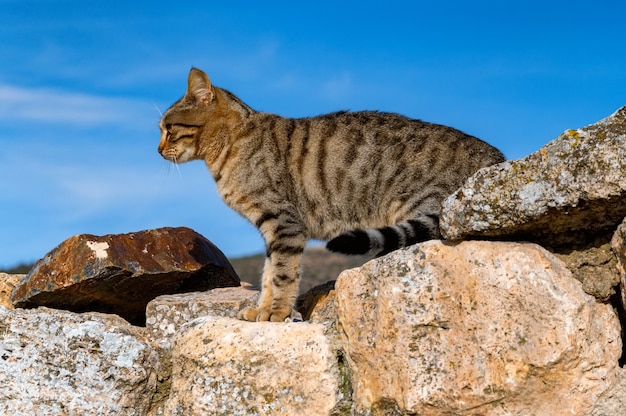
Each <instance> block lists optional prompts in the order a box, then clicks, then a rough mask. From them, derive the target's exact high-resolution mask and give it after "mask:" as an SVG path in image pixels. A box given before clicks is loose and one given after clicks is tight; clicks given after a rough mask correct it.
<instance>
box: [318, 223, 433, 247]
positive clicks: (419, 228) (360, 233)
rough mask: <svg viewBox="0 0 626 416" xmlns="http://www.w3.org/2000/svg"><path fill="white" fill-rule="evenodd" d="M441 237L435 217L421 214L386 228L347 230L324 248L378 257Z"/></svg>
mask: <svg viewBox="0 0 626 416" xmlns="http://www.w3.org/2000/svg"><path fill="white" fill-rule="evenodd" d="M440 237H441V233H440V232H439V218H438V216H436V215H423V216H422V215H420V216H418V217H417V218H416V219H411V220H408V221H402V222H399V223H397V224H394V225H390V226H387V227H382V228H366V229H361V230H352V231H348V232H347V233H343V234H340V235H339V236H337V237H335V238H333V239H332V240H330V241H329V242H328V243H327V244H326V248H327V249H328V250H330V251H334V252H336V253H343V254H351V255H357V254H364V255H368V256H375V257H378V256H382V255H385V254H387V253H390V252H392V251H394V250H397V249H399V248H402V247H407V246H410V245H413V244H417V243H419V242H421V241H427V240H432V239H436V238H440Z"/></svg>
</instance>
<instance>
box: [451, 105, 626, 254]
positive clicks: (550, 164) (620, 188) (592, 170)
mask: <svg viewBox="0 0 626 416" xmlns="http://www.w3.org/2000/svg"><path fill="white" fill-rule="evenodd" d="M625 216H626V107H622V108H620V109H619V110H618V111H617V112H615V113H614V114H613V115H611V116H609V117H607V118H605V119H604V120H601V121H599V122H597V123H596V124H593V125H590V126H587V127H583V128H581V129H578V130H568V131H566V132H564V133H563V134H562V135H561V136H559V137H558V138H557V139H556V140H554V141H552V142H550V143H548V144H547V145H546V146H544V147H543V148H542V149H541V150H539V151H538V152H536V153H533V154H532V155H530V156H528V157H525V158H523V159H519V160H513V161H508V162H504V163H501V164H499V165H495V166H492V167H489V168H486V169H483V170H481V171H479V172H477V173H476V174H475V175H474V176H472V177H471V178H469V179H468V180H467V181H466V183H465V184H464V185H463V186H462V187H461V188H460V189H459V190H458V191H457V192H456V193H454V194H453V195H452V196H450V197H449V198H448V199H447V200H446V201H445V203H444V206H443V212H442V216H441V231H442V234H443V236H444V237H445V238H446V239H451V240H457V239H463V238H467V237H483V236H488V237H500V238H506V239H512V238H515V239H525V240H529V241H534V242H539V243H543V244H546V245H549V246H554V247H560V246H580V245H584V244H585V243H589V242H592V241H593V240H594V239H595V238H597V237H598V236H606V235H609V237H608V238H610V233H612V231H613V230H614V229H615V227H616V226H617V225H618V224H619V223H620V222H621V221H622V219H623V218H624V217H625ZM607 233H608V234H607ZM608 238H606V241H608Z"/></svg>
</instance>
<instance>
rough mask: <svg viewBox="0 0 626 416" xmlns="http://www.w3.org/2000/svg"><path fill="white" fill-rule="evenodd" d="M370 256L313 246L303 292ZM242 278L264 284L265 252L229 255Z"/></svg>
mask: <svg viewBox="0 0 626 416" xmlns="http://www.w3.org/2000/svg"><path fill="white" fill-rule="evenodd" d="M369 259H370V258H369V257H365V256H343V255H341V254H335V253H331V252H329V251H327V250H326V249H325V248H322V247H309V248H307V249H306V250H305V252H304V256H303V257H302V278H301V279H300V292H301V293H303V292H306V291H308V290H309V289H311V288H312V287H315V286H317V285H319V284H322V283H325V282H327V281H329V280H335V279H336V278H337V276H339V273H341V272H342V271H344V270H346V269H350V268H353V267H358V266H360V265H362V264H363V263H365V262H366V261H368V260H369ZM229 260H230V262H231V263H232V265H233V267H234V268H235V271H236V272H237V274H238V275H239V278H240V279H241V281H244V282H249V283H252V284H253V285H255V286H258V287H260V286H261V273H262V271H263V263H264V262H265V256H264V255H262V254H258V255H255V256H248V257H238V258H234V259H229ZM32 267H33V264H20V265H18V266H15V267H12V268H10V269H5V270H2V269H0V272H4V273H9V274H25V273H28V272H29V271H30V269H31V268H32Z"/></svg>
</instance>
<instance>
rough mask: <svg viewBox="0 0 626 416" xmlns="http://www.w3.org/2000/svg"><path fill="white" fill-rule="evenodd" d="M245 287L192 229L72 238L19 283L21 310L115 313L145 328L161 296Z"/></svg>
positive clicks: (16, 302) (17, 300) (15, 297)
mask: <svg viewBox="0 0 626 416" xmlns="http://www.w3.org/2000/svg"><path fill="white" fill-rule="evenodd" d="M228 286H239V278H238V277H237V274H236V273H235V271H234V270H233V269H232V267H231V265H230V263H229V262H228V260H227V259H226V257H224V255H223V254H222V252H221V251H220V250H219V249H218V248H217V247H215V246H214V245H213V244H212V243H211V242H210V241H209V240H207V239H206V238H204V237H203V236H201V235H200V234H198V233H196V232H195V231H193V230H190V229H189V228H160V229H156V230H148V231H140V232H136V233H129V234H116V235H105V236H101V237H99V236H93V235H88V234H83V235H78V236H74V237H71V238H69V239H68V240H66V241H64V242H63V243H61V244H60V245H59V246H58V247H56V248H55V249H53V250H52V251H51V252H50V253H48V254H47V255H46V256H45V257H44V258H43V259H41V260H39V261H38V262H37V263H36V264H35V266H34V267H33V269H32V271H31V272H30V273H29V274H28V276H27V277H26V278H25V279H24V280H23V281H22V282H21V283H20V284H19V285H17V286H16V288H15V290H14V291H13V294H12V295H11V301H12V302H13V304H14V305H15V306H16V307H22V308H30V307H37V306H47V307H51V308H57V309H66V310H70V311H74V312H85V311H98V312H105V313H114V314H117V315H120V316H121V317H123V318H125V319H126V320H128V321H129V322H131V323H133V324H139V325H141V324H143V323H144V321H145V308H146V305H147V303H148V302H149V301H150V300H152V299H154V298H155V297H157V296H159V295H164V294H171V293H181V292H192V291H202V290H208V289H213V288H216V287H228Z"/></svg>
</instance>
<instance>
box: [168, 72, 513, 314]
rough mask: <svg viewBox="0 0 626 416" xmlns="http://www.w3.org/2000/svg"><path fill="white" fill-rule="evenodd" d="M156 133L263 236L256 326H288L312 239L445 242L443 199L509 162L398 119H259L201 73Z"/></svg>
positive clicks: (385, 249)
mask: <svg viewBox="0 0 626 416" xmlns="http://www.w3.org/2000/svg"><path fill="white" fill-rule="evenodd" d="M160 129H161V142H160V143H159V153H161V155H162V156H163V157H164V158H165V159H167V160H169V161H172V162H174V163H184V162H188V161H190V160H195V159H200V160H204V161H205V162H206V164H207V166H208V168H209V171H210V172H211V174H212V175H213V178H214V179H215V182H216V183H217V189H218V191H219V193H220V195H221V196H222V198H223V199H224V201H225V202H226V203H227V204H228V205H229V206H230V207H232V208H233V209H234V210H236V211H237V212H239V213H240V214H241V215H243V216H244V217H245V218H247V219H248V220H250V221H251V222H252V223H253V224H254V225H255V226H256V227H257V228H258V229H259V230H260V232H261V234H262V235H263V238H264V240H265V245H266V252H267V257H266V260H265V267H264V270H263V278H262V292H261V297H260V299H259V303H258V305H257V307H256V308H248V309H245V310H243V311H242V312H241V313H240V318H242V319H245V320H251V321H253V320H258V321H268V320H269V321H283V320H284V319H285V318H286V317H289V316H290V314H291V313H292V308H293V305H294V302H295V299H296V296H297V293H298V278H299V269H300V257H301V255H302V252H303V250H304V246H305V244H306V242H307V240H308V239H312V238H313V239H320V240H330V241H329V242H328V244H327V248H328V249H329V250H331V251H336V252H340V253H346V254H370V255H378V256H380V255H382V254H385V253H389V252H390V251H393V250H396V249H398V248H400V247H405V246H408V245H411V244H415V243H417V242H420V241H424V240H429V239H434V238H439V237H440V233H439V225H438V217H439V212H440V209H441V202H442V200H443V199H444V198H445V197H446V196H448V195H449V194H451V193H452V192H454V191H455V190H456V189H457V188H458V187H459V186H460V185H461V184H462V182H463V181H464V180H465V179H466V178H467V177H468V176H470V175H472V174H473V173H474V172H476V171H477V170H478V169H480V168H482V167H485V166H489V165H492V164H495V163H498V162H502V161H503V160H504V157H503V155H502V154H501V153H500V152H499V151H498V150H497V149H495V148H494V147H492V146H490V145H488V144H487V143H485V142H483V141H481V140H479V139H477V138H475V137H471V136H468V135H466V134H464V133H462V132H460V131H458V130H455V129H452V128H450V127H445V126H441V125H436V124H429V123H425V122H423V121H419V120H414V119H409V118H406V117H403V116H400V115H397V114H389V113H380V112H370V111H364V112H346V111H342V112H337V113H332V114H326V115H322V116H318V117H311V118H299V119H292V118H285V117H281V116H278V115H275V114H268V113H261V112H257V111H254V110H253V109H251V108H250V107H249V106H247V105H246V104H245V103H244V102H242V101H241V100H240V99H239V98H237V97H236V96H234V95H233V94H231V93H230V92H228V91H226V90H224V89H221V88H217V87H215V86H213V85H211V82H210V81H209V78H208V77H207V75H206V74H205V73H204V72H202V71H201V70H199V69H196V68H193V69H192V70H191V72H190V73H189V78H188V85H187V92H186V94H185V96H184V97H183V98H181V99H180V100H179V101H177V102H176V103H174V104H173V105H172V106H171V107H170V108H169V109H168V110H167V112H166V113H165V114H164V115H163V117H162V119H161V122H160Z"/></svg>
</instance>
